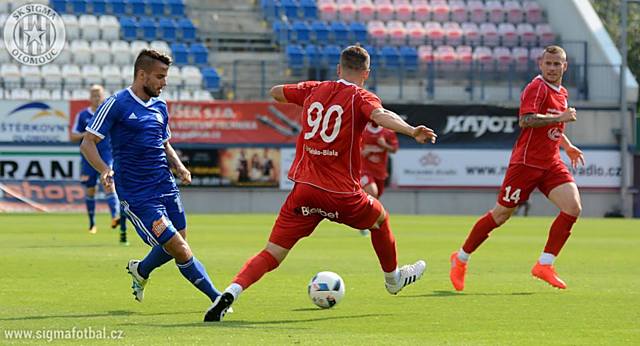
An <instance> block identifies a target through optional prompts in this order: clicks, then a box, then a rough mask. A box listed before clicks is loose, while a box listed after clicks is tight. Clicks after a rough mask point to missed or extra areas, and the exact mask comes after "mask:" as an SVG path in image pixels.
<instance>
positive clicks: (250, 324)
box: [136, 309, 392, 329]
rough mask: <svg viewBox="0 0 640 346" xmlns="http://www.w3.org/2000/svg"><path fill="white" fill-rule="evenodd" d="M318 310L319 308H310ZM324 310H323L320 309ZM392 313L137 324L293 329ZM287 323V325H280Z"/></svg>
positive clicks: (162, 326)
mask: <svg viewBox="0 0 640 346" xmlns="http://www.w3.org/2000/svg"><path fill="white" fill-rule="evenodd" d="M310 310H317V309H310ZM320 311H322V310H320ZM390 315H392V314H362V315H350V316H325V317H316V318H305V319H286V320H272V321H234V320H230V321H227V320H225V321H223V322H210V323H205V322H197V323H182V324H175V323H172V324H145V323H139V324H136V325H137V326H147V327H161V328H184V327H204V328H216V327H220V328H247V329H254V328H272V329H282V328H284V329H291V326H290V324H295V323H307V322H320V321H339V320H348V319H356V318H367V317H376V318H378V317H381V316H390ZM279 325H286V326H279ZM298 329H311V328H298Z"/></svg>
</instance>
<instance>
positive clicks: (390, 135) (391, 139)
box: [385, 130, 399, 150]
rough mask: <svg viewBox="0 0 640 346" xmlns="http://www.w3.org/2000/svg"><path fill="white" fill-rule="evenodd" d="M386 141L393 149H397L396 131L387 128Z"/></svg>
mask: <svg viewBox="0 0 640 346" xmlns="http://www.w3.org/2000/svg"><path fill="white" fill-rule="evenodd" d="M385 137H386V138H385V139H386V140H387V143H388V144H389V145H390V146H392V147H393V149H395V150H398V147H399V144H398V136H396V133H395V132H393V131H392V130H388V131H387V135H386V136H385Z"/></svg>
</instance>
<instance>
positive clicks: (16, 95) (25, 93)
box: [7, 88, 31, 100]
mask: <svg viewBox="0 0 640 346" xmlns="http://www.w3.org/2000/svg"><path fill="white" fill-rule="evenodd" d="M7 92H9V99H11V100H31V92H30V91H29V90H27V89H23V88H17V89H12V90H7Z"/></svg>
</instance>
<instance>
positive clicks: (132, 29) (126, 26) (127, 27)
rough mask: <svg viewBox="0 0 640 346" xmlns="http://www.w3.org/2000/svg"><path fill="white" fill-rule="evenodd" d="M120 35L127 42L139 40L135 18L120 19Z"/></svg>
mask: <svg viewBox="0 0 640 346" xmlns="http://www.w3.org/2000/svg"><path fill="white" fill-rule="evenodd" d="M120 33H121V37H122V39H123V40H125V41H133V40H135V39H137V38H138V22H136V20H135V18H134V17H120Z"/></svg>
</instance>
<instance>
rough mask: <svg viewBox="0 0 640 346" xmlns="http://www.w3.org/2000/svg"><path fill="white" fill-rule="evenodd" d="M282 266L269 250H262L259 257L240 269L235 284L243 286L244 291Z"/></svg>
mask: <svg viewBox="0 0 640 346" xmlns="http://www.w3.org/2000/svg"><path fill="white" fill-rule="evenodd" d="M278 265H280V263H278V261H277V260H276V259H275V257H273V255H271V254H270V253H269V252H268V251H267V250H262V251H261V252H260V253H258V254H257V255H255V256H253V257H251V258H250V259H249V260H248V261H247V262H246V263H245V264H244V266H243V267H242V269H240V271H239V272H238V274H237V275H236V277H235V278H233V282H235V283H237V284H238V285H240V286H242V289H243V290H246V289H247V288H249V286H251V285H253V283H255V282H256V281H258V280H260V278H261V277H262V276H263V275H264V274H266V273H268V272H270V271H272V270H274V269H276V268H277V267H278Z"/></svg>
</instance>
